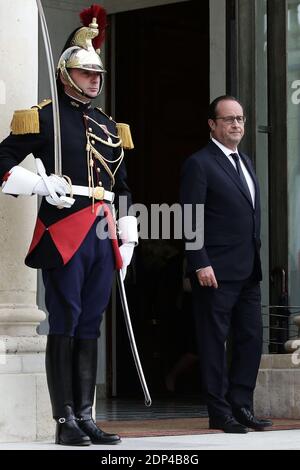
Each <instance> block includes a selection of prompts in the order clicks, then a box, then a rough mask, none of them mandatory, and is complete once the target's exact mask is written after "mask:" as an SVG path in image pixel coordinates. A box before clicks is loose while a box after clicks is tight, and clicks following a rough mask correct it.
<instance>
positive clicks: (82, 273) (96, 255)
mask: <svg viewBox="0 0 300 470" xmlns="http://www.w3.org/2000/svg"><path fill="white" fill-rule="evenodd" d="M96 226H97V222H95V224H94V225H93V226H92V228H91V229H90V231H89V232H88V234H87V236H86V237H85V239H84V241H83V242H82V244H81V246H80V248H79V250H78V251H77V252H76V253H75V254H74V256H73V257H72V258H71V260H70V261H69V262H68V263H67V264H66V265H65V266H60V267H58V268H55V269H44V270H43V280H44V284H45V303H46V307H47V310H48V312H49V328H50V330H49V334H50V335H65V336H75V337H77V338H81V339H93V338H97V337H98V336H99V334H100V332H99V329H100V324H101V320H102V316H103V312H104V310H105V309H106V307H107V304H108V302H109V298H110V293H111V286H112V281H113V274H114V264H115V261H114V254H113V249H112V244H111V240H110V239H109V238H106V239H104V240H100V239H99V238H98V237H97V234H96Z"/></svg>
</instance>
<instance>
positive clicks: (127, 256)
mask: <svg viewBox="0 0 300 470" xmlns="http://www.w3.org/2000/svg"><path fill="white" fill-rule="evenodd" d="M134 246H135V245H134V243H123V245H121V246H120V248H119V250H120V253H121V256H122V261H123V266H122V268H121V275H122V279H123V281H124V279H125V277H126V272H127V266H129V265H130V262H131V258H132V255H133V250H134Z"/></svg>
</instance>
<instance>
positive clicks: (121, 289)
mask: <svg viewBox="0 0 300 470" xmlns="http://www.w3.org/2000/svg"><path fill="white" fill-rule="evenodd" d="M117 281H118V285H119V292H120V298H121V304H122V308H123V313H124V319H125V324H126V329H127V333H128V338H129V343H130V347H131V351H132V355H133V358H134V362H135V366H136V370H137V373H138V376H139V379H140V383H141V386H142V389H143V392H144V397H145V405H146V406H151V404H152V399H151V397H150V393H149V390H148V387H147V383H146V379H145V376H144V372H143V368H142V365H141V361H140V357H139V353H138V350H137V346H136V342H135V337H134V333H133V329H132V324H131V319H130V314H129V308H128V304H127V297H126V291H125V287H124V282H123V279H122V275H121V271H117Z"/></svg>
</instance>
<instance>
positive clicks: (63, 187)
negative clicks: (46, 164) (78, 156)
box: [32, 175, 70, 196]
mask: <svg viewBox="0 0 300 470" xmlns="http://www.w3.org/2000/svg"><path fill="white" fill-rule="evenodd" d="M48 181H49V184H51V187H52V189H53V191H55V192H56V193H57V194H59V195H60V196H65V195H66V193H67V192H70V186H69V185H68V183H67V182H66V180H65V179H64V178H63V177H62V176H57V175H50V176H48ZM32 192H33V194H38V195H39V196H49V194H50V192H49V189H48V188H47V186H46V184H45V182H44V180H43V179H42V178H41V179H40V180H39V181H38V183H37V184H36V185H35V187H34V188H33V191H32Z"/></svg>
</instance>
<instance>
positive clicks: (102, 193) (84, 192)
mask: <svg viewBox="0 0 300 470" xmlns="http://www.w3.org/2000/svg"><path fill="white" fill-rule="evenodd" d="M72 191H73V194H74V196H88V197H94V198H95V199H96V200H97V201H107V202H111V203H113V202H114V198H115V193H112V192H111V191H106V189H104V188H103V187H102V186H97V187H96V188H94V189H93V188H88V187H87V186H76V184H74V185H72Z"/></svg>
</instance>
